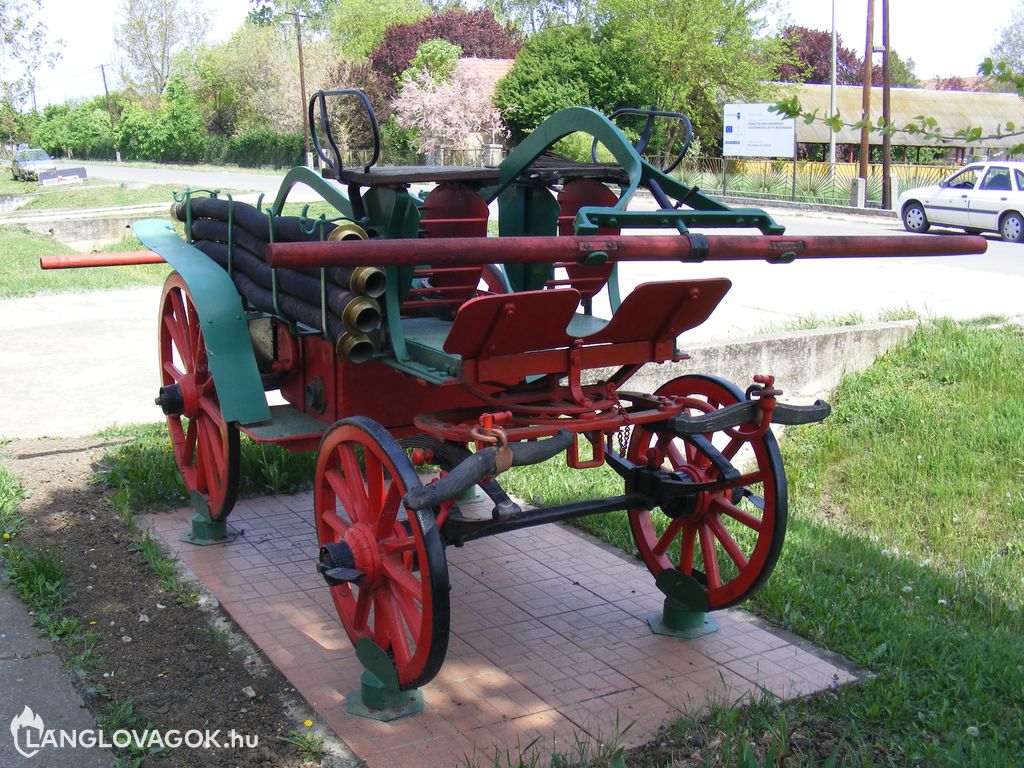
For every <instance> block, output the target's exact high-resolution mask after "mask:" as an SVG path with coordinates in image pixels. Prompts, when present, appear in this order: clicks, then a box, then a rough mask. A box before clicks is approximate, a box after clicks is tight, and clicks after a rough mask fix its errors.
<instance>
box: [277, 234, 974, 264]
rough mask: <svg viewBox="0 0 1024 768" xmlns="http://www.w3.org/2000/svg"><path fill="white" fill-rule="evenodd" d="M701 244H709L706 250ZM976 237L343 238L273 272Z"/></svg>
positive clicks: (756, 257)
mask: <svg viewBox="0 0 1024 768" xmlns="http://www.w3.org/2000/svg"><path fill="white" fill-rule="evenodd" d="M702 241H703V242H704V243H706V244H707V249H706V252H705V253H701V251H702V250H703V248H702ZM987 247H988V246H987V243H986V241H985V239H984V238H982V237H978V236H976V235H906V236H901V235H869V236H864V237H859V236H835V235H822V236H813V235H812V236H809V237H802V236H792V237H789V236H785V235H772V236H763V237H757V236H749V235H708V236H706V237H702V236H699V235H694V236H693V237H692V238H691V237H690V236H689V235H667V236H666V235H655V236H650V237H646V236H637V237H622V236H609V235H594V236H593V237H580V236H569V237H501V238H498V237H489V238H458V237H434V238H421V239H417V240H344V241H340V240H339V241H326V242H311V243H273V244H271V245H268V246H267V250H266V256H267V261H268V263H269V264H270V266H272V267H278V268H281V267H293V268H294V267H355V266H360V265H373V266H376V267H390V266H402V265H408V264H430V265H431V266H434V267H442V266H460V265H467V264H498V263H506V264H508V263H515V264H524V263H531V262H546V261H581V260H583V259H585V258H586V257H587V256H589V255H590V254H592V253H596V252H602V251H603V252H604V253H607V254H608V258H609V259H611V260H612V261H686V260H691V259H692V260H695V261H700V260H706V261H782V262H785V261H791V260H792V259H794V258H796V259H844V258H863V257H873V256H880V257H885V256H955V255H970V254H978V253H984V252H985V249H986V248H987Z"/></svg>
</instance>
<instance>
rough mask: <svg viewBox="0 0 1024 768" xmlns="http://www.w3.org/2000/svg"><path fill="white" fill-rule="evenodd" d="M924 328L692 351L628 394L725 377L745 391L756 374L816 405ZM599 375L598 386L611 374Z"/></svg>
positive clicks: (911, 323) (805, 335) (641, 378)
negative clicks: (678, 380)
mask: <svg viewBox="0 0 1024 768" xmlns="http://www.w3.org/2000/svg"><path fill="white" fill-rule="evenodd" d="M920 324H921V321H919V320H900V321H898V322H892V323H869V324H865V325H852V326H843V327H840V328H820V329H816V330H811V331H793V332H787V333H781V334H777V335H775V336H767V337H749V338H744V339H736V340H733V341H717V342H716V341H708V342H701V343H699V344H693V345H690V346H688V347H686V349H685V352H686V353H687V354H689V356H690V358H689V359H687V360H682V361H680V362H678V363H661V364H649V365H645V366H644V367H643V368H642V369H641V370H640V372H639V373H637V374H636V375H635V376H634V377H633V378H632V379H630V380H629V382H628V383H627V385H626V389H627V390H631V391H637V392H653V391H655V390H656V389H657V388H658V387H660V386H661V385H662V384H664V383H665V382H667V381H669V380H670V379H674V378H675V377H677V376H682V375H684V374H693V373H703V374H709V375H712V376H721V377H722V378H725V379H728V380H729V381H733V382H735V383H736V384H738V385H739V386H740V387H744V388H745V387H746V386H747V385H749V384H752V383H753V378H752V377H753V376H754V374H757V373H768V374H772V375H774V376H775V379H776V384H777V386H778V387H779V388H780V389H782V390H783V391H784V392H785V395H784V396H783V398H782V399H783V400H784V401H785V402H797V403H804V402H812V401H813V400H815V399H817V398H821V397H827V396H828V394H829V392H831V391H832V390H833V389H834V388H835V387H836V386H837V385H838V384H839V382H840V381H841V380H842V378H843V376H844V375H846V374H848V373H856V372H860V371H863V370H865V369H866V368H867V367H868V366H870V365H871V364H872V363H873V362H874V361H875V360H876V359H877V358H878V357H880V356H881V355H883V354H885V353H886V352H887V351H889V350H890V349H892V348H893V347H894V346H896V345H897V344H899V343H900V342H902V341H904V340H906V339H907V338H909V337H910V335H911V334H913V332H914V331H915V330H916V329H917V328H918V326H919V325H920ZM593 373H594V377H593V379H594V380H596V379H597V378H598V374H600V375H601V376H604V375H607V374H608V373H609V371H608V370H605V371H601V372H598V371H595V372H593ZM589 378H590V377H588V379H589Z"/></svg>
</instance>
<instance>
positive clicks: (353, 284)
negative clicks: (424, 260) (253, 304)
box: [192, 219, 387, 299]
mask: <svg viewBox="0 0 1024 768" xmlns="http://www.w3.org/2000/svg"><path fill="white" fill-rule="evenodd" d="M229 231H230V234H231V242H232V245H234V246H235V247H238V246H241V247H242V248H245V250H247V251H248V252H249V253H251V254H252V255H254V256H256V257H257V258H258V259H259V260H260V262H262V263H264V264H265V260H264V258H263V252H264V251H265V250H266V248H267V241H266V239H265V238H261V237H256V236H255V235H253V234H252V233H250V232H249V231H247V230H246V229H244V228H243V227H241V226H238V227H234V228H233V230H229V229H228V223H227V222H226V221H221V220H220V219H193V220H192V239H193V240H210V241H213V242H217V243H226V242H228V234H229ZM293 271H294V272H297V273H300V274H303V275H306V276H307V277H311V278H313V279H315V280H316V281H317V285H319V282H320V270H319V269H315V268H309V269H296V270H293ZM326 273H327V279H328V280H329V281H330V282H332V283H334V284H335V285H338V286H340V287H342V288H344V289H345V290H347V291H352V292H353V293H361V294H363V295H365V296H369V297H370V298H373V299H376V298H378V297H380V296H382V295H383V294H384V290H385V288H386V287H387V278H386V277H385V274H384V272H383V271H382V270H380V269H377V268H376V267H328V268H327V270H326ZM267 274H268V275H269V274H270V273H269V272H267ZM317 290H319V288H318V289H317Z"/></svg>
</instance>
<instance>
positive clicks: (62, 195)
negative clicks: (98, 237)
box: [17, 182, 179, 213]
mask: <svg viewBox="0 0 1024 768" xmlns="http://www.w3.org/2000/svg"><path fill="white" fill-rule="evenodd" d="M178 188H179V187H178V186H177V185H173V184H150V185H149V186H145V187H127V186H121V185H120V184H114V185H111V184H110V183H109V182H87V183H85V184H81V185H78V184H74V185H71V186H60V187H39V188H38V190H34V191H33V193H34V194H38V195H39V196H38V197H37V198H36V199H35V200H33V201H32V202H30V203H28V204H27V205H23V206H22V207H21V208H19V209H18V211H17V212H18V213H27V212H29V211H45V210H69V209H71V210H84V209H89V208H114V207H120V206H125V205H142V204H143V203H162V202H166V203H167V205H168V207H169V206H170V204H171V201H172V200H173V197H172V195H173V193H174V191H175V190H176V189H178Z"/></svg>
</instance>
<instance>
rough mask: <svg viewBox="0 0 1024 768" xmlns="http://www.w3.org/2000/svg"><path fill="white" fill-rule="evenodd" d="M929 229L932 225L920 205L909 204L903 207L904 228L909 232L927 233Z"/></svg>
mask: <svg viewBox="0 0 1024 768" xmlns="http://www.w3.org/2000/svg"><path fill="white" fill-rule="evenodd" d="M929 227H931V224H929V223H928V217H927V216H925V215H924V208H922V207H921V204H920V203H907V204H906V205H905V206H904V207H903V228H904V229H906V230H907V232H927V231H928V229H929Z"/></svg>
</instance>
